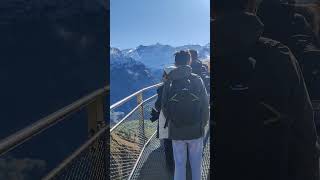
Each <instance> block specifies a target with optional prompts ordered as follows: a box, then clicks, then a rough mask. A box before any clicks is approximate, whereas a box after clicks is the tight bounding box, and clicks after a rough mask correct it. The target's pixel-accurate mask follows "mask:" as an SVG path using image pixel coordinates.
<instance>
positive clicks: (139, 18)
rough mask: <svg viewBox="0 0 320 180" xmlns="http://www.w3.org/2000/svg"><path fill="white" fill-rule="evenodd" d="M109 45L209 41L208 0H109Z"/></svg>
mask: <svg viewBox="0 0 320 180" xmlns="http://www.w3.org/2000/svg"><path fill="white" fill-rule="evenodd" d="M110 8H111V9H110V39H111V46H112V47H117V48H120V49H125V48H134V47H137V46H138V45H150V44H155V43H157V42H159V43H161V44H169V45H172V46H179V45H186V44H200V45H204V44H207V43H209V41H210V0H110Z"/></svg>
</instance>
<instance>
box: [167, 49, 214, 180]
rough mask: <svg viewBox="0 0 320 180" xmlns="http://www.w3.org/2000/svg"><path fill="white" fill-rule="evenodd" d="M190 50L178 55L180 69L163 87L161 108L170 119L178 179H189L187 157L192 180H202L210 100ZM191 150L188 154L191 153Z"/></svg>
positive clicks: (169, 133)
mask: <svg viewBox="0 0 320 180" xmlns="http://www.w3.org/2000/svg"><path fill="white" fill-rule="evenodd" d="M190 64H191V55H190V53H189V52H188V51H179V52H177V53H176V54H175V66H176V69H174V70H172V71H171V72H170V73H169V74H168V80H167V81H166V82H165V83H164V85H163V90H162V98H161V106H162V107H161V109H162V110H163V114H164V116H165V118H166V123H165V125H164V127H167V128H168V139H172V146H173V155H174V161H175V172H174V180H185V179H186V163H187V158H188V157H187V154H189V160H190V165H191V171H192V180H200V179H201V162H202V152H203V135H204V127H205V125H206V124H207V123H208V119H209V99H208V95H207V91H206V88H205V85H204V83H203V81H202V79H201V77H200V76H198V75H196V74H193V73H192V68H191V66H190ZM187 151H188V153H187Z"/></svg>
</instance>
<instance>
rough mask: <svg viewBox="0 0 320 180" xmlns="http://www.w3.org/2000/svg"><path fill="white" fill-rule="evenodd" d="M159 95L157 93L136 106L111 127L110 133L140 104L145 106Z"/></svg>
mask: <svg viewBox="0 0 320 180" xmlns="http://www.w3.org/2000/svg"><path fill="white" fill-rule="evenodd" d="M157 96H158V95H157V94H155V95H153V96H151V97H149V98H148V99H146V100H144V101H142V102H141V103H140V104H138V105H137V106H136V107H135V108H133V109H132V110H131V111H130V112H129V113H128V114H127V115H126V116H124V117H123V118H122V119H121V120H120V121H119V122H118V123H117V124H116V125H114V126H113V127H112V128H111V129H110V133H111V132H112V131H113V130H114V129H116V128H117V127H118V126H119V125H120V124H121V123H122V122H124V121H125V120H126V119H127V118H128V117H129V116H130V115H132V114H133V113H134V112H135V111H136V110H137V109H138V108H139V107H140V106H143V104H144V103H146V102H148V101H150V100H151V99H153V98H155V97H157Z"/></svg>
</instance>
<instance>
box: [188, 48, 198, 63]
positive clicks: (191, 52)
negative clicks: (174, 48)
mask: <svg viewBox="0 0 320 180" xmlns="http://www.w3.org/2000/svg"><path fill="white" fill-rule="evenodd" d="M188 51H189V53H190V56H191V60H192V61H193V60H196V59H198V52H197V51H196V50H194V49H189V50H188Z"/></svg>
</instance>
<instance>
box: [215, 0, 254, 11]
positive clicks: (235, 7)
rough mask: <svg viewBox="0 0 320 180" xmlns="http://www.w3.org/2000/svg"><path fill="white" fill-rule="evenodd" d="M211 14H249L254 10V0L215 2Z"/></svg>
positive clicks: (221, 0)
mask: <svg viewBox="0 0 320 180" xmlns="http://www.w3.org/2000/svg"><path fill="white" fill-rule="evenodd" d="M212 3H213V12H214V14H216V15H218V14H221V13H229V12H251V13H254V11H255V9H256V0H215V1H213V2H212Z"/></svg>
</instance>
